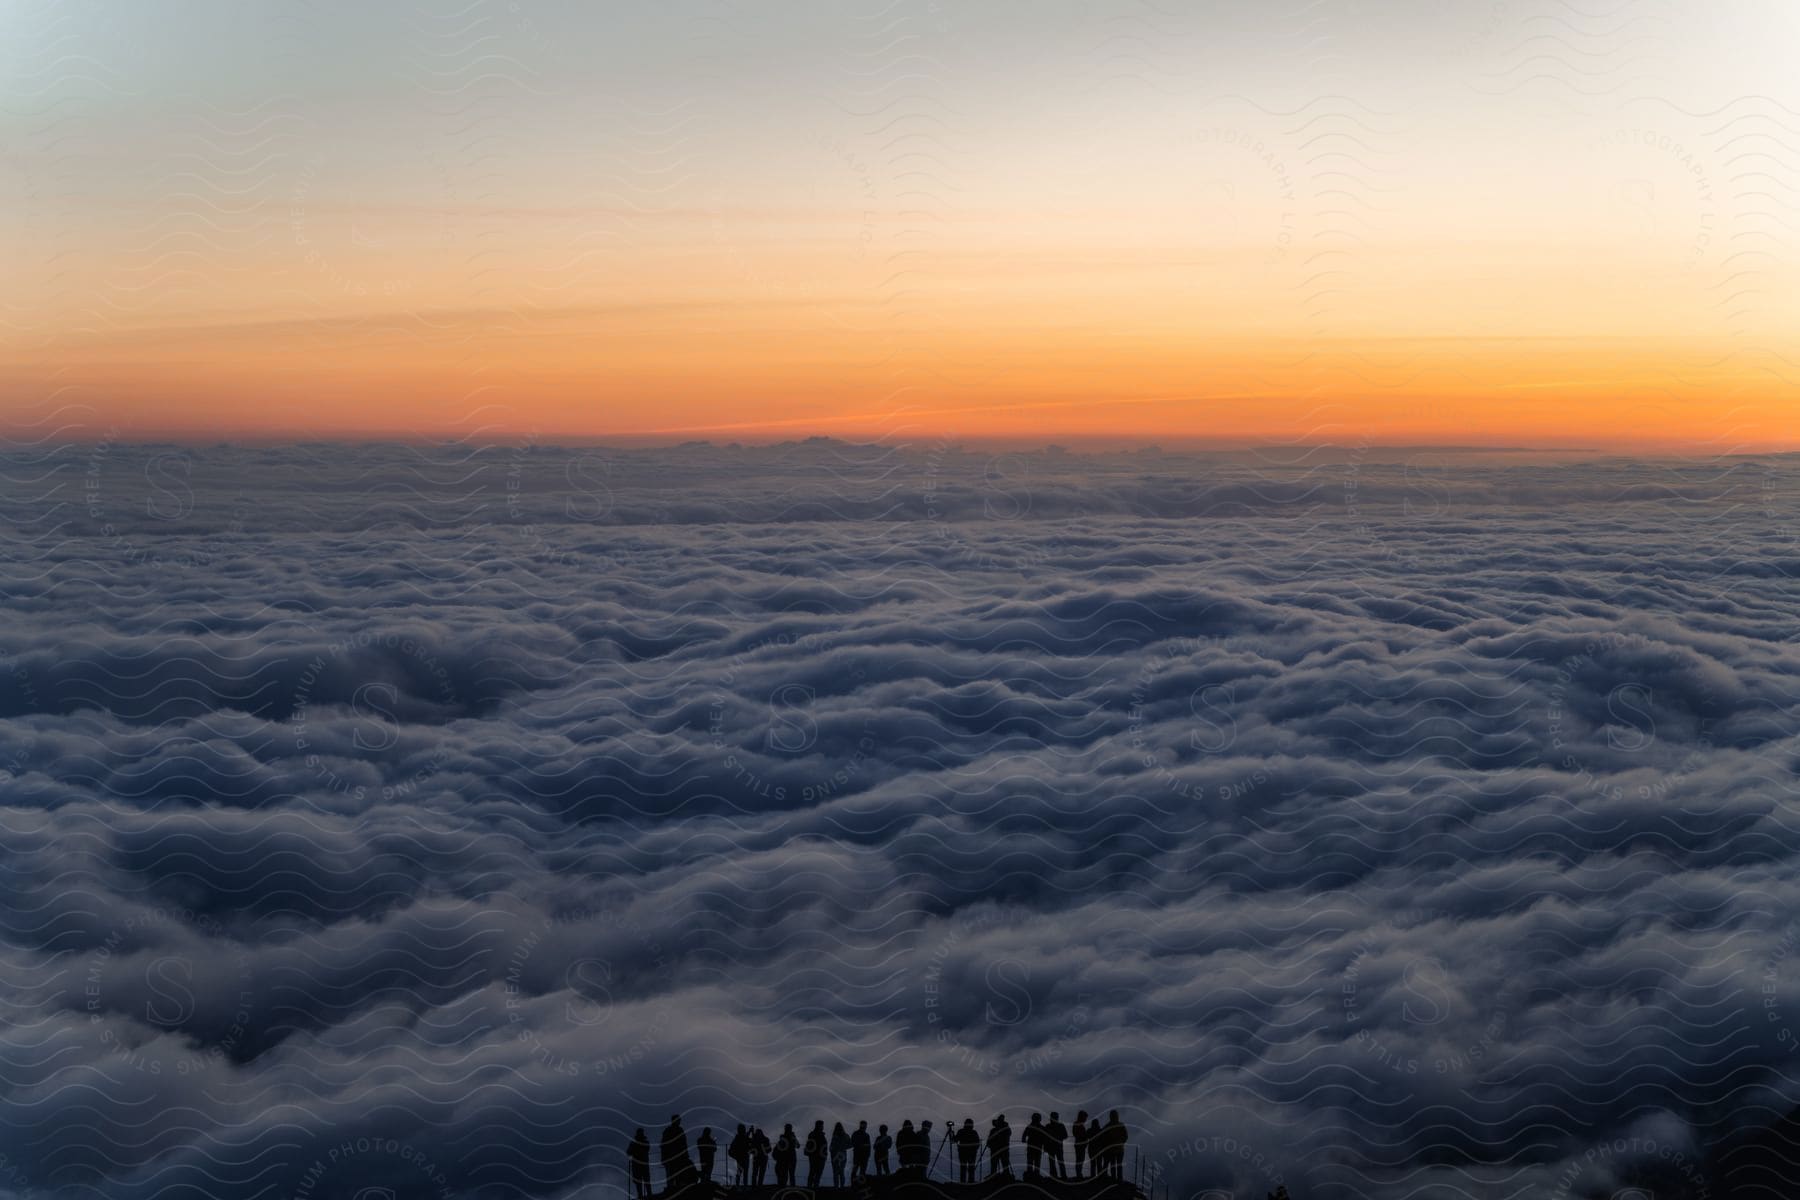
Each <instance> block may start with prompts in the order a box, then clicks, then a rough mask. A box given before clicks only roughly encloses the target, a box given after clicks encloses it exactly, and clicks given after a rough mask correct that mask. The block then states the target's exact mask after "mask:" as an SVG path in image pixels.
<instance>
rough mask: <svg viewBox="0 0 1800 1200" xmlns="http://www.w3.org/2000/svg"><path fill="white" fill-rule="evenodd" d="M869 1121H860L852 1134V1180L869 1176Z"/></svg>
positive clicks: (853, 1181) (852, 1181)
mask: <svg viewBox="0 0 1800 1200" xmlns="http://www.w3.org/2000/svg"><path fill="white" fill-rule="evenodd" d="M869 1145H870V1142H869V1123H868V1122H867V1121H858V1122H857V1123H856V1132H855V1133H853V1134H851V1135H850V1182H851V1183H855V1182H856V1181H857V1180H859V1179H867V1178H868V1177H869Z"/></svg>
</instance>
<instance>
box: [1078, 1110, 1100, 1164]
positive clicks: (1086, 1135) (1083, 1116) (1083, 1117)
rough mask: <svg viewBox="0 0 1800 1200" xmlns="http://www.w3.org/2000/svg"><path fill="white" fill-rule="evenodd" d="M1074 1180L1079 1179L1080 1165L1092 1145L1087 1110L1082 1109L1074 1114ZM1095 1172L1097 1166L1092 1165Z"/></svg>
mask: <svg viewBox="0 0 1800 1200" xmlns="http://www.w3.org/2000/svg"><path fill="white" fill-rule="evenodd" d="M1074 1136H1075V1178H1077V1179H1080V1178H1081V1164H1082V1163H1083V1162H1084V1161H1085V1160H1086V1159H1087V1156H1088V1149H1089V1147H1090V1146H1091V1145H1092V1144H1093V1137H1092V1130H1090V1129H1089V1128H1088V1123H1087V1110H1086V1109H1085V1108H1084V1109H1082V1110H1081V1111H1080V1112H1078V1113H1076V1114H1075V1129H1074ZM1094 1167H1095V1169H1096V1170H1098V1169H1099V1164H1098V1163H1096V1164H1094Z"/></svg>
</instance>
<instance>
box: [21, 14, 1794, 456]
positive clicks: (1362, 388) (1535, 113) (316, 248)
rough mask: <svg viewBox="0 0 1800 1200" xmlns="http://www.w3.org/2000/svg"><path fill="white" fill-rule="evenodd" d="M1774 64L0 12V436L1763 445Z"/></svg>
mask: <svg viewBox="0 0 1800 1200" xmlns="http://www.w3.org/2000/svg"><path fill="white" fill-rule="evenodd" d="M371 9H378V10H380V11H369V10H371ZM1796 66H1800V10H1795V9H1794V8H1793V6H1792V5H1791V4H1784V3H1780V2H1777V0H1767V2H1756V3H1741V2H1729V3H1704V2H1701V0H1667V2H1661V3H1656V2H1647V0H1638V2H1633V0H1609V2H1608V3H1605V4H1596V5H1575V6H1571V5H1568V4H1563V3H1555V2H1542V3H1540V2H1539V0H1498V2H1496V3H1474V2H1469V0H1319V2H1317V3H1310V4H1307V3H1299V2H1295V3H1292V4H1280V3H1275V4H1271V3H1249V2H1245V3H1232V4H1218V3H1209V4H1192V3H1189V4H1180V3H1170V2H1162V0H1159V3H1157V4H1154V5H1152V4H1149V3H1143V2H1129V3H1128V2H1125V0H1097V2H1088V0H1081V2H1076V0H1055V2H1046V0H1034V2H1032V3H1025V2H1023V0H974V2H969V3H955V4H952V3H949V2H948V0H868V2H866V3H865V2H861V0H850V2H837V0H833V2H830V3H826V2H818V3H783V4H755V5H752V4H733V3H720V2H717V0H705V2H690V0H671V2H669V3H662V4H656V5H650V4H639V5H629V6H627V5H599V4H590V3H574V2H552V0H477V2H476V3H474V4H470V3H469V0H446V2H445V3H441V4H421V3H414V2H410V0H409V2H407V3H401V4H396V5H392V6H368V5H353V4H348V3H338V2H328V3H319V4H312V3H302V2H301V0H293V2H291V3H281V2H270V3H235V2H225V0H220V2H217V3H211V2H208V3H201V2H191V3H178V2H173V0H161V2H159V3H156V4H145V5H135V6H123V5H89V4H83V3H69V2H60V0H59V2H56V3H43V2H39V3H19V2H14V0H6V2H4V3H0V270H3V271H4V273H5V277H6V278H7V280H8V282H9V283H10V285H11V286H9V287H7V288H6V289H5V290H4V296H3V297H0V418H3V419H4V424H5V426H6V427H7V428H9V429H11V430H13V431H15V432H17V431H21V430H35V429H43V428H46V427H55V428H59V429H64V430H65V431H68V430H74V431H76V432H85V433H86V434H88V435H89V436H95V437H109V436H116V437H151V436H182V437H211V436H222V437H252V436H254V437H279V436H293V435H304V436H362V435H383V436H386V435H396V434H398V435H414V436H427V437H435V436H443V435H456V434H464V433H467V432H469V431H470V430H474V429H480V430H483V431H488V432H498V433H503V434H520V435H526V434H528V435H533V436H540V437H556V436H579V437H588V436H597V437H647V438H651V439H655V440H674V439H678V438H686V437H708V438H714V439H722V438H729V439H740V440H761V439H769V438H785V437H792V436H801V435H806V434H814V433H827V434H836V435H840V436H856V437H864V436H882V437H901V438H905V437H913V436H923V435H932V436H953V437H967V438H979V437H984V436H1007V437H1025V438H1043V437H1051V438H1059V439H1068V438H1082V437H1119V438H1126V439H1140V440H1164V441H1170V440H1182V439H1203V440H1223V441H1232V440H1261V439H1280V440H1320V441H1339V442H1347V441H1354V440H1358V439H1367V440H1371V441H1384V442H1405V441H1428V442H1442V441H1456V442H1470V443H1482V442H1499V443H1507V444H1527V445H1544V446H1550V445H1583V446H1593V445H1605V446H1612V447H1653V446H1655V447H1675V448H1681V449H1684V450H1694V449H1701V450H1706V451H1722V450H1739V449H1757V448H1764V447H1769V446H1793V445H1796V444H1800V435H1797V434H1796V433H1795V430H1797V429H1800V420H1796V417H1797V416H1800V278H1797V274H1800V273H1797V271H1796V266H1797V264H1800V245H1797V242H1800V205H1797V204H1796V198H1797V197H1800V84H1797V83H1796V82H1795V80H1796V79H1800V72H1797V71H1796V69H1795V68H1796Z"/></svg>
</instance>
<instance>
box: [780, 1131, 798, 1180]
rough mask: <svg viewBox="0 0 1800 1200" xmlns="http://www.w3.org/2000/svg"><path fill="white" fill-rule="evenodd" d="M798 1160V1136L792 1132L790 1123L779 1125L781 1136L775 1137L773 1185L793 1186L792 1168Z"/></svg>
mask: <svg viewBox="0 0 1800 1200" xmlns="http://www.w3.org/2000/svg"><path fill="white" fill-rule="evenodd" d="M799 1162H800V1138H799V1137H798V1136H797V1135H796V1134H795V1133H794V1127H793V1125H791V1124H788V1125H783V1126H782V1127H781V1136H780V1137H778V1138H776V1139H775V1186H776V1187H793V1186H794V1168H795V1167H796V1166H797V1165H799Z"/></svg>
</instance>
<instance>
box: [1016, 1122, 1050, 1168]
mask: <svg viewBox="0 0 1800 1200" xmlns="http://www.w3.org/2000/svg"><path fill="white" fill-rule="evenodd" d="M1019 1140H1020V1141H1021V1142H1024V1143H1025V1173H1026V1174H1027V1175H1042V1174H1043V1173H1044V1114H1043V1113H1032V1114H1031V1120H1030V1121H1029V1122H1027V1123H1026V1125H1025V1132H1024V1133H1022V1134H1020V1135H1019Z"/></svg>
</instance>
